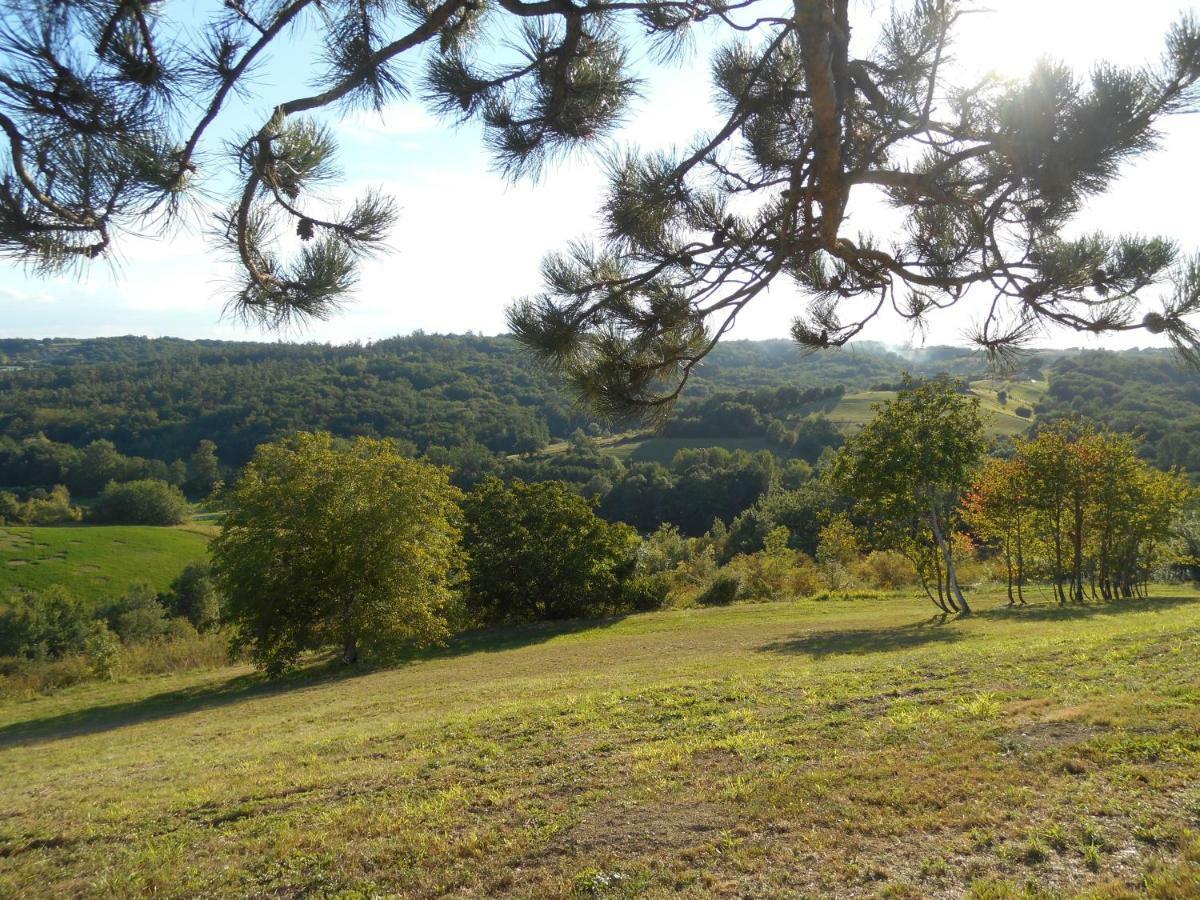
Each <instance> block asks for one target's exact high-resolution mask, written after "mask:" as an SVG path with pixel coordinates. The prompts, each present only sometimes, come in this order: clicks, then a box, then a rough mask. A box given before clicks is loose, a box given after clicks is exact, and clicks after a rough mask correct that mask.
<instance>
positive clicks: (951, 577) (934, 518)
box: [929, 501, 971, 616]
mask: <svg viewBox="0 0 1200 900" xmlns="http://www.w3.org/2000/svg"><path fill="white" fill-rule="evenodd" d="M929 524H930V526H931V527H932V528H933V537H934V540H936V541H937V544H938V548H939V549H940V550H941V551H942V558H943V559H944V560H945V562H946V592H947V594H948V595H949V596H950V598H951V605H953V606H956V607H957V608H958V610H959V611H960V612H961V613H962V614H963V615H964V616H969V615H970V614H971V606H970V604H969V603H967V598H966V597H964V596H963V592H962V588H960V587H959V585H958V572H957V571H955V568H954V548H953V547H951V546H950V541H949V539H948V537H947V536H946V534H945V533H944V532H943V531H942V524H941V522H939V521H938V515H937V509H936V508H935V507H934V505H933V502H932V501H930V504H929Z"/></svg>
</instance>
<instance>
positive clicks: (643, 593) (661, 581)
mask: <svg viewBox="0 0 1200 900" xmlns="http://www.w3.org/2000/svg"><path fill="white" fill-rule="evenodd" d="M670 591H671V579H670V577H669V576H667V575H665V574H659V575H634V576H633V577H632V578H630V579H628V580H627V581H626V582H625V584H624V585H622V587H621V599H622V606H624V607H626V608H627V609H632V610H635V611H636V612H649V611H651V610H655V609H662V608H663V606H664V605H665V604H666V602H667V597H668V595H669V594H670Z"/></svg>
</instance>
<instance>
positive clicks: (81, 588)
mask: <svg viewBox="0 0 1200 900" xmlns="http://www.w3.org/2000/svg"><path fill="white" fill-rule="evenodd" d="M213 530H214V529H213V528H212V526H211V525H187V526H181V527H177V528H160V527H155V526H148V525H65V526H51V527H28V526H19V525H17V526H10V527H6V528H0V596H5V595H7V594H8V593H9V592H10V591H11V590H13V589H14V588H27V589H29V590H44V589H45V588H47V587H49V586H51V585H62V586H63V587H64V588H65V589H66V590H67V591H69V592H70V593H71V595H72V596H74V597H77V598H79V599H80V600H86V601H93V600H104V599H112V598H114V597H118V596H120V595H121V594H123V593H124V592H125V591H126V590H128V589H129V587H130V586H131V585H133V584H137V583H146V584H149V585H150V586H151V587H152V588H154V589H155V590H157V591H161V590H165V589H166V588H167V586H168V585H169V584H170V583H171V580H172V579H173V578H174V577H175V576H176V575H178V574H179V570H180V569H182V568H183V567H184V566H186V565H187V564H188V563H190V562H195V561H196V560H198V559H201V558H202V557H203V556H204V555H205V551H206V548H207V546H208V539H209V535H210V533H211V532H212V531H213Z"/></svg>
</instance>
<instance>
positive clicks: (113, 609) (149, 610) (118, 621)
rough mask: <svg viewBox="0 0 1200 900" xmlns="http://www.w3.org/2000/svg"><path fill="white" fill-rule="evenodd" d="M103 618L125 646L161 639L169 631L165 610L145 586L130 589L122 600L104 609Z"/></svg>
mask: <svg viewBox="0 0 1200 900" xmlns="http://www.w3.org/2000/svg"><path fill="white" fill-rule="evenodd" d="M103 618H104V619H105V621H106V622H107V624H108V626H109V627H110V628H111V629H112V630H113V631H115V632H116V633H117V635H118V636H119V637H120V638H121V640H122V641H123V642H124V643H126V644H131V643H134V642H135V641H148V640H153V639H154V638H160V637H162V636H164V635H165V634H167V633H168V631H169V625H168V622H167V610H166V607H164V606H163V605H162V603H161V602H159V599H158V594H156V593H155V592H154V589H153V588H152V587H150V585H148V584H135V585H133V586H132V587H131V588H130V589H129V590H128V591H127V592H126V594H125V596H124V597H122V598H121V599H120V600H116V601H114V602H112V603H110V604H109V605H108V606H107V607H105V608H104V610H103Z"/></svg>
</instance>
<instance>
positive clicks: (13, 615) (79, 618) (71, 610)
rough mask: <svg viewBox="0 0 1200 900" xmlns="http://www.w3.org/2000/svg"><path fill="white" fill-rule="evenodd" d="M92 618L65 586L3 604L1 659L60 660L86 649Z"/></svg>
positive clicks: (0, 603)
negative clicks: (70, 653) (85, 644)
mask: <svg viewBox="0 0 1200 900" xmlns="http://www.w3.org/2000/svg"><path fill="white" fill-rule="evenodd" d="M92 618H93V617H92V616H91V615H90V613H89V611H88V610H86V609H85V608H84V607H83V606H82V605H81V604H80V603H79V601H78V600H76V599H75V598H74V597H72V596H71V595H70V594H68V593H67V592H66V590H64V589H63V588H61V587H58V586H53V587H50V588H47V589H46V590H44V591H39V592H34V591H25V590H22V591H18V592H16V593H15V594H14V595H13V596H11V597H10V598H9V599H7V600H5V601H0V656H17V657H23V658H25V659H59V658H61V657H62V656H63V655H64V654H66V653H69V652H70V651H72V650H79V649H81V648H82V647H83V644H84V641H85V640H86V638H87V636H88V633H89V631H90V628H91V622H92Z"/></svg>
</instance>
